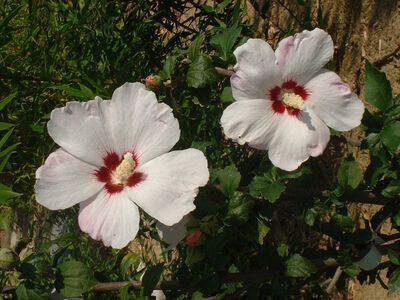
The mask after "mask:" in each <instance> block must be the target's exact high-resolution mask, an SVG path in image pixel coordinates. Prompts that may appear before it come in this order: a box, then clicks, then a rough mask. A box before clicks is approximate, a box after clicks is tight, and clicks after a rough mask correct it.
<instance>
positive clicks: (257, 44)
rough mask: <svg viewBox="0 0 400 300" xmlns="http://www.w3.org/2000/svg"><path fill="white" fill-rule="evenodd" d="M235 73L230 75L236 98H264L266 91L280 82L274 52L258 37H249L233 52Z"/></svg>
mask: <svg viewBox="0 0 400 300" xmlns="http://www.w3.org/2000/svg"><path fill="white" fill-rule="evenodd" d="M233 54H234V55H235V57H236V60H237V64H236V65H235V68H234V69H235V74H234V75H232V77H231V85H232V93H233V97H234V98H235V99H236V100H245V99H265V98H266V94H267V91H268V90H269V89H270V88H271V87H273V86H275V85H277V84H280V83H281V73H280V71H279V69H278V68H277V65H276V61H275V53H274V51H273V50H272V48H271V46H270V45H269V44H268V43H267V42H265V41H263V40H260V39H249V40H248V41H247V42H246V43H244V44H243V45H241V46H239V47H238V48H236V50H235V51H234V52H233Z"/></svg>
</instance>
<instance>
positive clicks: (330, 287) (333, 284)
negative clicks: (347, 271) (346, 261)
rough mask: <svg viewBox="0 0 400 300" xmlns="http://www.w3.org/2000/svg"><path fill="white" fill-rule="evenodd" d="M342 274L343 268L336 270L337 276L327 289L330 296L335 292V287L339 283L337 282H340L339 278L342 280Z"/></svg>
mask: <svg viewBox="0 0 400 300" xmlns="http://www.w3.org/2000/svg"><path fill="white" fill-rule="evenodd" d="M342 272H343V270H342V268H341V267H340V266H339V267H337V269H336V271H335V275H333V278H332V280H331V281H330V282H329V285H328V287H327V288H326V292H327V293H328V294H331V293H332V292H333V290H334V288H335V286H336V283H337V281H338V280H339V278H340V275H342Z"/></svg>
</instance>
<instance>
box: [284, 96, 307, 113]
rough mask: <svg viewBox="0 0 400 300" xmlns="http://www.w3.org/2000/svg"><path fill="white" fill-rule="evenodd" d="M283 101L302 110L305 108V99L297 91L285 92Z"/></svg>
mask: <svg viewBox="0 0 400 300" xmlns="http://www.w3.org/2000/svg"><path fill="white" fill-rule="evenodd" d="M282 102H283V103H285V104H286V105H287V106H290V107H293V108H297V109H300V110H302V109H303V108H304V100H303V98H301V96H299V95H297V94H295V93H283V97H282Z"/></svg>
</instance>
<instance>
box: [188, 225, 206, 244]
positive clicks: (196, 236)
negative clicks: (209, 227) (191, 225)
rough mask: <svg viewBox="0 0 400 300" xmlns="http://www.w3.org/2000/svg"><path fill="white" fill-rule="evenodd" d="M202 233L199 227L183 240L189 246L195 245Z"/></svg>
mask: <svg viewBox="0 0 400 300" xmlns="http://www.w3.org/2000/svg"><path fill="white" fill-rule="evenodd" d="M202 234H203V232H202V231H201V230H200V229H197V230H195V231H193V232H192V233H191V234H189V235H188V236H186V240H185V243H186V245H188V246H189V247H195V246H196V245H197V244H198V242H199V239H200V237H201V236H202Z"/></svg>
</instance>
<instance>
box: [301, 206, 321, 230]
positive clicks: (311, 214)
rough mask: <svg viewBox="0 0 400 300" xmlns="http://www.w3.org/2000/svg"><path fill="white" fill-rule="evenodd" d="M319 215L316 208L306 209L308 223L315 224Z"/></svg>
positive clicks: (305, 217) (305, 219) (305, 218)
mask: <svg viewBox="0 0 400 300" xmlns="http://www.w3.org/2000/svg"><path fill="white" fill-rule="evenodd" d="M317 216H318V213H317V211H316V210H315V209H314V208H309V209H307V211H306V214H305V216H304V221H305V222H306V224H307V225H309V226H313V225H314V222H315V218H316V217H317Z"/></svg>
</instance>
